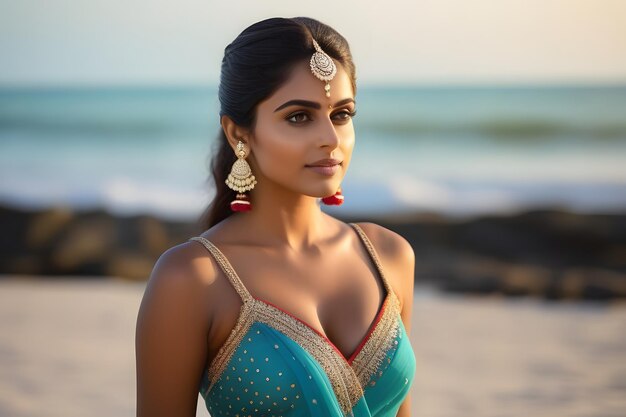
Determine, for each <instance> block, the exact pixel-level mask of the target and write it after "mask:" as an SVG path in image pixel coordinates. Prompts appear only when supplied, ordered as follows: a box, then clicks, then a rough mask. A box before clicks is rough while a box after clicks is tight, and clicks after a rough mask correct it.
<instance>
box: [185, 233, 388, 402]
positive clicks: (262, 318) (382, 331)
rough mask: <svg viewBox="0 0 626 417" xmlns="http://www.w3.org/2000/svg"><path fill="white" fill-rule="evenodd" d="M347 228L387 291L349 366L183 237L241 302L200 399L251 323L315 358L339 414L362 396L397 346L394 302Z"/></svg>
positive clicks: (222, 261)
mask: <svg viewBox="0 0 626 417" xmlns="http://www.w3.org/2000/svg"><path fill="white" fill-rule="evenodd" d="M350 225H351V226H352V227H353V228H354V229H355V230H356V231H357V232H358V234H359V236H360V237H361V240H362V241H363V243H364V244H365V247H366V248H367V251H368V253H369V255H370V257H371V258H372V260H373V261H374V264H375V265H376V268H377V270H378V272H379V274H380V276H381V279H382V281H383V285H384V287H385V289H386V291H387V296H386V297H385V300H384V302H383V305H382V307H381V309H382V312H381V313H380V314H381V316H380V320H379V321H378V322H377V323H374V324H373V326H374V328H373V329H370V331H371V333H369V334H368V335H367V336H366V338H367V340H364V342H365V343H364V344H363V346H361V348H360V350H359V352H358V353H357V355H356V357H355V358H354V360H353V361H352V363H349V362H348V361H347V360H346V359H345V358H344V357H343V355H342V354H341V353H340V352H338V351H337V350H336V349H335V348H334V347H333V346H332V345H331V344H330V342H329V341H328V340H326V339H325V338H324V337H323V336H322V335H320V334H319V333H317V332H316V331H315V330H314V329H313V328H311V327H309V326H308V325H306V324H304V323H303V322H301V321H299V320H297V319H296V318H295V317H293V316H291V315H289V314H287V313H285V312H284V311H282V310H280V309H278V308H276V307H274V306H272V305H270V304H268V303H266V302H264V301H262V300H259V299H256V298H254V297H253V296H252V295H251V294H250V293H249V292H248V290H247V289H246V287H245V286H244V285H243V283H242V282H241V279H240V278H239V276H238V275H237V273H236V272H235V270H234V268H233V267H232V265H231V264H230V262H229V261H228V259H227V258H226V257H225V256H224V254H223V253H222V252H221V251H220V250H219V248H217V246H215V245H214V244H213V243H212V242H210V241H209V240H207V239H206V238H203V237H201V236H195V237H192V238H190V239H189V240H195V241H197V242H200V243H202V245H203V246H205V248H206V249H207V250H209V252H210V253H211V254H212V255H213V257H214V258H215V259H216V261H217V263H218V265H219V266H220V268H221V269H222V270H223V271H224V273H225V275H226V276H227V278H228V279H229V281H230V282H231V284H232V285H233V287H234V288H235V290H236V291H237V293H238V294H239V296H240V297H241V299H242V301H243V304H242V306H241V309H240V312H239V316H238V318H237V321H236V323H235V326H234V327H233V329H232V330H231V332H230V334H229V336H228V338H227V339H226V341H225V342H224V344H223V345H222V346H221V347H220V349H219V350H218V352H217V354H216V356H215V358H214V359H213V361H212V362H211V363H210V365H209V367H208V370H207V377H208V379H209V385H208V387H207V389H206V391H205V393H204V397H206V396H207V395H208V394H209V392H211V390H212V388H213V387H214V385H215V384H216V383H217V382H218V380H219V378H220V376H221V375H222V373H223V372H224V370H225V368H226V367H227V366H228V364H229V361H230V359H231V358H232V356H233V354H234V352H235V351H236V350H237V348H238V347H239V345H240V344H241V341H242V339H243V338H244V336H245V335H246V333H247V332H248V330H249V328H250V326H252V324H253V323H254V322H261V323H265V324H266V325H268V326H270V327H272V328H274V329H276V330H278V331H280V332H282V333H283V334H285V335H286V336H287V337H289V338H290V339H292V340H293V341H295V342H296V343H297V344H298V345H300V346H301V347H302V348H303V349H305V350H306V351H307V352H309V354H310V355H311V356H312V357H313V358H315V360H316V361H317V362H318V363H319V364H320V365H321V367H322V368H323V369H324V371H325V373H326V374H327V376H328V379H329V380H330V382H331V385H332V387H333V391H334V392H335V396H336V397H337V400H338V402H339V404H340V406H341V408H342V410H343V412H344V413H348V412H349V411H350V410H351V408H352V407H353V405H354V404H355V403H356V402H357V401H358V399H359V398H360V397H362V396H363V390H364V389H365V387H366V386H367V383H368V382H369V381H370V379H371V378H372V376H374V375H375V373H376V372H377V370H378V369H379V367H380V365H381V363H382V362H383V360H384V358H385V356H386V354H387V351H388V350H389V348H390V347H392V345H393V343H394V342H395V343H397V341H396V340H395V339H396V336H397V335H398V330H399V321H400V303H399V300H398V297H397V295H396V294H395V292H394V291H393V289H392V288H391V286H390V285H389V283H388V282H387V279H386V277H385V276H384V274H383V269H382V266H381V264H380V261H379V259H378V255H377V254H376V251H375V249H374V247H373V245H372V244H371V242H370V240H369V238H368V237H367V235H366V234H365V233H364V232H363V231H362V229H361V228H360V226H358V225H357V224H355V223H350ZM377 318H378V315H377Z"/></svg>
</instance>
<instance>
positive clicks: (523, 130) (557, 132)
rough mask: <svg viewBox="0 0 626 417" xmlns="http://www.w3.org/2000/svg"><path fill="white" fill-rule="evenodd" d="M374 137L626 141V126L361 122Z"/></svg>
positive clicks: (533, 122) (538, 121)
mask: <svg viewBox="0 0 626 417" xmlns="http://www.w3.org/2000/svg"><path fill="white" fill-rule="evenodd" d="M359 129H361V130H369V131H370V132H371V133H372V134H375V133H380V134H384V135H393V136H402V137H409V138H419V137H432V136H456V137H458V136H479V137H488V138H496V139H511V140H515V139H523V140H528V139H550V138H553V137H559V138H560V137H569V138H588V139H598V140H626V123H606V124H595V125H593V124H589V125H575V124H568V123H563V122H560V121H556V120H549V119H506V118H501V119H491V120H485V121H473V122H464V123H454V122H440V123H437V122H432V121H426V120H409V119H400V120H386V121H368V120H365V121H364V122H362V123H360V125H359Z"/></svg>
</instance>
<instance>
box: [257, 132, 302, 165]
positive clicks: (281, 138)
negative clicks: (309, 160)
mask: <svg viewBox="0 0 626 417" xmlns="http://www.w3.org/2000/svg"><path fill="white" fill-rule="evenodd" d="M255 139H256V146H255V159H256V162H257V164H258V165H259V168H260V169H261V170H262V171H263V172H264V173H265V174H266V175H271V173H273V172H280V173H284V172H287V171H289V172H296V171H298V170H300V169H302V168H303V166H304V164H306V160H305V159H306V140H304V138H302V137H300V136H299V135H298V134H297V132H294V131H293V129H285V128H281V127H279V126H276V125H265V126H258V128H257V130H256V134H255Z"/></svg>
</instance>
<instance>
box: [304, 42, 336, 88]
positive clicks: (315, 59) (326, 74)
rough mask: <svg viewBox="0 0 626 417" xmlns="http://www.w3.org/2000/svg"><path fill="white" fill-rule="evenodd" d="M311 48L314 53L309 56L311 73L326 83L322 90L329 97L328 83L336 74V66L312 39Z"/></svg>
mask: <svg viewBox="0 0 626 417" xmlns="http://www.w3.org/2000/svg"><path fill="white" fill-rule="evenodd" d="M313 47H315V52H314V53H313V56H311V62H310V64H311V72H312V73H313V75H315V76H316V77H317V78H319V79H320V80H321V81H326V85H325V86H324V90H326V97H330V83H329V81H330V80H332V79H333V78H334V77H335V74H337V66H336V65H335V63H334V62H333V60H332V58H331V57H330V56H329V55H328V54H327V53H326V52H324V51H322V48H320V46H319V44H318V43H317V41H316V40H315V39H313Z"/></svg>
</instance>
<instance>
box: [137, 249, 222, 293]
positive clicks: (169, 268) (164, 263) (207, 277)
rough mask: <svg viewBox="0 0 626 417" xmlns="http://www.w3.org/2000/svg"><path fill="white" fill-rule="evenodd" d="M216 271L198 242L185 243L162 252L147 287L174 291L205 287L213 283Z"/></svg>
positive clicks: (205, 250) (206, 252) (207, 254)
mask: <svg viewBox="0 0 626 417" xmlns="http://www.w3.org/2000/svg"><path fill="white" fill-rule="evenodd" d="M216 274H217V270H216V268H215V266H214V265H213V262H211V260H210V256H209V253H208V251H207V249H205V248H204V247H203V246H202V244H201V243H200V242H194V241H190V240H189V241H186V242H183V243H180V244H178V245H176V246H173V247H171V248H169V249H167V250H166V251H165V252H163V253H162V254H161V255H160V256H159V258H158V259H157V261H156V263H155V265H154V268H153V269H152V273H151V275H150V278H149V280H148V286H153V287H154V286H167V287H168V288H170V289H172V290H175V289H178V290H181V291H182V290H185V289H192V288H196V289H197V288H199V287H206V286H209V285H211V284H212V283H213V282H214V281H215V277H216Z"/></svg>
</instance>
